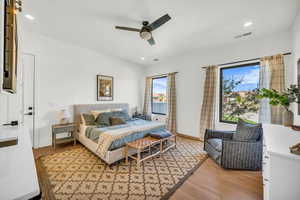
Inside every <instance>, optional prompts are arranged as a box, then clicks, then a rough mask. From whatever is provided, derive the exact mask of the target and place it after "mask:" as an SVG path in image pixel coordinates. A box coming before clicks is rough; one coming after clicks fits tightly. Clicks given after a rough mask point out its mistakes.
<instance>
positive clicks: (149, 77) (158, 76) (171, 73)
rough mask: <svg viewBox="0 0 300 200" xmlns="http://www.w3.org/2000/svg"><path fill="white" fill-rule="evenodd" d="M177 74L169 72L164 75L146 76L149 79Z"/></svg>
mask: <svg viewBox="0 0 300 200" xmlns="http://www.w3.org/2000/svg"><path fill="white" fill-rule="evenodd" d="M177 73H178V72H170V73H166V74H159V75H154V76H148V77H149V78H155V77H160V76H168V74H177Z"/></svg>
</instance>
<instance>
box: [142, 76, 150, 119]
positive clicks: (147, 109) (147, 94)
mask: <svg viewBox="0 0 300 200" xmlns="http://www.w3.org/2000/svg"><path fill="white" fill-rule="evenodd" d="M151 89H152V78H151V77H146V82H145V97H144V108H143V114H144V115H151Z"/></svg>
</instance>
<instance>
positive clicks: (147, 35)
mask: <svg viewBox="0 0 300 200" xmlns="http://www.w3.org/2000/svg"><path fill="white" fill-rule="evenodd" d="M140 36H141V38H142V39H143V40H149V39H151V38H152V34H151V32H149V31H142V32H140Z"/></svg>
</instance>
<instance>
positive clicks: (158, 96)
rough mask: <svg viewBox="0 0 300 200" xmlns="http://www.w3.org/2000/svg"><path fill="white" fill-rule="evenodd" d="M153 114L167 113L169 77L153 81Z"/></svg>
mask: <svg viewBox="0 0 300 200" xmlns="http://www.w3.org/2000/svg"><path fill="white" fill-rule="evenodd" d="M152 113H154V114H163V115H164V114H166V113H167V77H166V76H163V77H158V78H153V79H152Z"/></svg>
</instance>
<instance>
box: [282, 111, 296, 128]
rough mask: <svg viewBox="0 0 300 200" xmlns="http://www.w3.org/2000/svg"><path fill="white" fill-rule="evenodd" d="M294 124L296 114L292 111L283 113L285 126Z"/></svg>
mask: <svg viewBox="0 0 300 200" xmlns="http://www.w3.org/2000/svg"><path fill="white" fill-rule="evenodd" d="M293 124H294V113H293V112H292V111H290V110H285V111H284V112H283V125H284V126H292V125H293Z"/></svg>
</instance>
